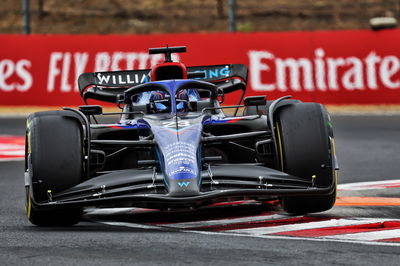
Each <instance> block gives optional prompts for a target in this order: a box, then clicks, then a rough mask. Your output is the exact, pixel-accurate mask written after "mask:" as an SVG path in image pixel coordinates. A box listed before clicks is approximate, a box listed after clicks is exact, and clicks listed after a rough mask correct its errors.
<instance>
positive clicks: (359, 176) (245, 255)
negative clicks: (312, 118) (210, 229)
mask: <svg viewBox="0 0 400 266" xmlns="http://www.w3.org/2000/svg"><path fill="white" fill-rule="evenodd" d="M333 123H334V127H335V140H336V145H337V153H338V158H339V160H340V161H339V163H340V168H341V172H340V182H341V183H349V182H360V181H371V180H381V179H382V180H388V179H399V177H400V163H399V162H400V160H399V159H400V155H399V152H398V151H400V142H399V141H398V137H399V132H400V116H334V117H333ZM24 128H25V122H24V120H23V119H3V118H2V119H0V135H3V134H8V135H23V134H24V130H25V129H24ZM0 182H1V185H0V218H1V219H0V232H1V237H0V265H39V264H40V265H100V264H105V265H125V264H136V265H187V264H195V265H210V264H211V265H266V264H272V265H301V264H302V265H304V264H306V265H320V264H322V263H324V264H328V265H378V264H380V265H398V258H399V255H400V248H399V246H385V245H365V244H355V243H342V242H331V241H326V242H314V241H307V240H294V239H293V240H291V239H290V240H288V239H263V238H253V237H247V236H230V235H206V234H196V233H191V232H181V231H179V230H172V229H171V230H150V229H140V228H129V227H122V226H121V227H119V226H109V225H105V224H99V223H93V222H89V221H83V222H81V223H79V225H77V226H74V227H71V228H40V227H36V226H32V225H31V224H30V223H29V222H28V220H27V219H26V216H25V213H24V190H23V162H0ZM392 196H393V195H392ZM333 213H334V214H335V215H337V214H346V215H349V214H352V215H362V217H366V216H368V215H369V216H371V217H389V216H390V217H392V218H393V217H395V218H397V219H398V218H400V211H399V210H398V207H397V209H395V208H386V207H385V208H371V207H359V208H356V209H350V210H349V209H346V211H345V210H343V208H336V207H335V208H334V209H333V211H330V212H327V213H325V214H322V215H327V216H329V215H333Z"/></svg>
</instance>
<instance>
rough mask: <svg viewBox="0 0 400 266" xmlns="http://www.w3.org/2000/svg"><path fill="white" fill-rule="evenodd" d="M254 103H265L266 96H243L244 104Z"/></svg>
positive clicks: (252, 104) (250, 104)
mask: <svg viewBox="0 0 400 266" xmlns="http://www.w3.org/2000/svg"><path fill="white" fill-rule="evenodd" d="M254 105H267V97H266V96H265V95H263V96H249V97H246V98H244V106H254Z"/></svg>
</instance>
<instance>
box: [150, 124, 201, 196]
mask: <svg viewBox="0 0 400 266" xmlns="http://www.w3.org/2000/svg"><path fill="white" fill-rule="evenodd" d="M173 121H174V120H172V122H173ZM172 122H171V123H172ZM195 122H197V121H185V123H180V125H182V126H179V123H176V126H175V127H169V123H168V122H164V123H165V125H167V126H158V127H154V128H153V133H154V136H155V138H156V141H157V144H158V149H159V157H160V161H161V163H162V170H163V174H164V178H165V183H166V184H167V188H168V192H169V195H170V196H177V197H184V196H194V195H198V194H200V191H199V180H200V171H199V158H200V155H199V143H200V136H201V130H202V124H201V123H198V122H197V123H195Z"/></svg>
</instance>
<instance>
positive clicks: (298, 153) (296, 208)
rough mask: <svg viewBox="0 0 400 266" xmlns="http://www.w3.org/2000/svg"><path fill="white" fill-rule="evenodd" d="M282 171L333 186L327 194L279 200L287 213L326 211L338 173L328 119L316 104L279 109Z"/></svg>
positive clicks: (334, 192) (331, 200)
mask: <svg viewBox="0 0 400 266" xmlns="http://www.w3.org/2000/svg"><path fill="white" fill-rule="evenodd" d="M276 121H277V122H276V133H277V139H278V140H277V141H278V150H279V151H278V152H279V157H280V165H281V170H282V171H284V172H286V173H289V174H291V175H294V176H298V177H302V178H304V179H306V180H310V181H311V179H312V177H313V176H314V177H315V179H314V180H315V184H316V186H319V187H333V189H332V192H331V193H330V194H328V195H321V196H295V197H282V198H281V199H280V203H281V206H282V208H283V209H284V210H285V211H286V212H288V213H294V214H303V213H313V212H321V211H326V210H329V209H330V208H332V207H333V205H334V203H335V200H336V184H337V170H335V162H334V160H335V147H334V139H333V130H332V123H331V121H330V117H329V114H328V112H327V111H326V109H325V108H324V107H323V106H322V105H321V104H318V103H298V104H293V105H290V106H285V107H282V108H281V109H280V110H279V113H278V116H277V119H276Z"/></svg>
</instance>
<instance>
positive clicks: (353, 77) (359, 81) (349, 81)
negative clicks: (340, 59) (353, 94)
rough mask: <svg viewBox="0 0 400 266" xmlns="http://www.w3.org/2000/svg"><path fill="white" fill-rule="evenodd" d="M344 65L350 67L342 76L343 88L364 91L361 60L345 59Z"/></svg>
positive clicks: (354, 58)
mask: <svg viewBox="0 0 400 266" xmlns="http://www.w3.org/2000/svg"><path fill="white" fill-rule="evenodd" d="M346 63H347V64H348V65H351V68H350V69H349V70H347V71H346V72H345V73H344V74H343V78H342V82H343V87H345V88H346V89H348V90H354V89H358V90H364V89H365V88H364V82H363V69H362V67H363V65H362V62H361V60H360V59H358V58H357V57H354V56H352V57H348V58H346Z"/></svg>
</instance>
